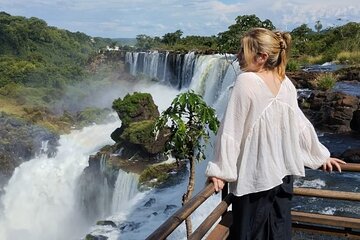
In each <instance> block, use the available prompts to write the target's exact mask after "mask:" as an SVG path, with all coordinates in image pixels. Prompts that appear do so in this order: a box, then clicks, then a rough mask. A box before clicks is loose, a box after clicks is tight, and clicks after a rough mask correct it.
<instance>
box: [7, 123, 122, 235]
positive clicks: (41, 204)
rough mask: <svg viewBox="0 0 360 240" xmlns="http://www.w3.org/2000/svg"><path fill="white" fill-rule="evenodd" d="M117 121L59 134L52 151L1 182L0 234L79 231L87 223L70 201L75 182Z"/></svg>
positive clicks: (40, 233)
mask: <svg viewBox="0 0 360 240" xmlns="http://www.w3.org/2000/svg"><path fill="white" fill-rule="evenodd" d="M118 124H119V123H112V124H107V125H97V126H92V127H87V128H84V129H83V130H81V131H73V132H72V133H70V134H69V135H63V136H61V138H60V141H59V143H60V146H59V147H58V152H57V154H56V156H54V157H52V158H48V157H47V156H45V155H42V156H38V157H36V158H35V159H32V160H30V161H28V162H25V163H23V164H21V165H20V166H19V167H18V168H17V169H16V170H15V172H14V174H13V176H12V177H11V179H10V181H9V183H8V185H7V186H6V188H5V195H4V196H3V199H2V203H3V207H4V209H3V211H2V213H1V216H0V239H4V240H12V239H15V240H17V239H19V240H20V239H28V240H48V239H59V240H63V239H70V238H73V237H75V238H76V237H77V238H79V237H81V236H82V234H84V231H86V227H87V226H85V225H83V223H84V222H83V220H82V219H81V218H80V217H79V216H80V214H79V211H78V209H77V208H76V207H75V206H76V204H75V202H76V201H75V200H76V193H75V189H76V182H77V179H78V177H79V176H80V174H81V173H82V171H83V169H84V168H85V167H86V166H87V164H88V158H89V154H91V153H93V152H94V151H97V150H98V149H99V148H100V147H102V146H103V145H105V144H109V143H111V142H112V140H111V139H110V138H109V134H111V132H112V131H113V130H114V128H115V127H116V126H117V125H118ZM94 139H96V141H94Z"/></svg>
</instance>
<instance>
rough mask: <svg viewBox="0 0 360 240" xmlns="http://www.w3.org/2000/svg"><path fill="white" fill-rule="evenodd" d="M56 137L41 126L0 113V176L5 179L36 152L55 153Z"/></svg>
mask: <svg viewBox="0 0 360 240" xmlns="http://www.w3.org/2000/svg"><path fill="white" fill-rule="evenodd" d="M58 139H59V136H58V135H57V134H55V133H52V132H50V131H49V130H47V129H45V128H43V127H41V126H37V125H34V124H33V123H31V122H27V121H25V120H22V119H19V118H15V117H12V116H10V115H7V114H4V113H0V178H2V179H3V180H5V181H6V180H7V179H8V178H9V177H10V176H11V175H12V173H13V171H14V169H15V168H16V167H17V166H19V165H20V164H21V163H22V162H24V161H27V160H30V159H32V158H34V157H35V156H36V155H38V154H45V155H47V156H48V157H51V156H53V155H55V153H56V147H57V146H58ZM2 182H3V181H2Z"/></svg>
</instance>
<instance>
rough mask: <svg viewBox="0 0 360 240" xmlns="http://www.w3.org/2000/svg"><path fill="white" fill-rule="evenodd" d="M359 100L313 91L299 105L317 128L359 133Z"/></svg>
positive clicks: (347, 96) (337, 94) (353, 97)
mask: <svg viewBox="0 0 360 240" xmlns="http://www.w3.org/2000/svg"><path fill="white" fill-rule="evenodd" d="M359 103H360V101H359V98H357V97H355V96H350V95H346V94H343V93H334V92H324V91H313V92H312V93H311V95H310V97H309V98H307V99H305V98H299V105H300V107H301V108H302V109H303V111H304V113H305V114H306V115H307V117H308V118H309V119H310V121H311V122H312V123H313V124H314V125H315V127H316V128H318V129H321V130H324V131H328V132H334V133H340V132H349V131H351V130H355V131H359V130H358V128H359V122H358V121H359V116H358V115H359V114H358V111H359V107H360V106H359Z"/></svg>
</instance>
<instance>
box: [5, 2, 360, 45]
mask: <svg viewBox="0 0 360 240" xmlns="http://www.w3.org/2000/svg"><path fill="white" fill-rule="evenodd" d="M0 11H5V12H7V13H9V14H11V15H20V16H25V17H37V18H41V19H44V20H45V21H46V22H47V23H48V25H50V26H55V27H58V28H63V29H67V30H70V31H80V32H84V33H86V34H88V35H90V36H100V37H111V38H116V37H135V36H136V35H138V34H147V35H150V36H163V35H164V34H165V33H168V32H174V31H176V30H177V29H181V30H182V31H183V32H184V35H204V36H209V35H216V34H217V33H219V32H222V31H225V30H226V29H227V27H228V26H229V25H231V24H233V23H234V22H235V18H236V16H238V15H245V14H256V15H257V16H258V17H259V18H260V19H261V20H265V19H270V20H271V21H272V22H273V24H274V25H275V26H276V27H277V28H278V29H280V30H288V31H290V30H292V29H293V28H294V27H297V26H300V25H301V24H303V23H306V24H308V26H310V27H313V26H314V25H315V21H317V20H320V21H321V23H322V24H323V27H324V28H326V27H329V26H335V25H342V24H345V23H347V22H349V21H353V22H360V1H359V0H341V1H340V0H272V1H270V0H268V1H266V0H238V1H235V0H182V1H181V0H180V1H179V0H177V1H176V0H155V1H150V0H0Z"/></svg>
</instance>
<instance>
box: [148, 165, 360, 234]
mask: <svg viewBox="0 0 360 240" xmlns="http://www.w3.org/2000/svg"><path fill="white" fill-rule="evenodd" d="M342 170H343V171H349V172H360V164H346V165H342ZM214 192H215V191H214V185H213V184H212V183H209V184H208V185H207V186H206V187H205V188H204V189H203V190H201V191H200V192H199V193H198V194H197V195H196V196H195V197H193V198H192V199H191V200H190V201H189V202H188V203H186V204H185V205H184V206H183V207H182V208H180V209H179V210H178V211H177V212H175V213H174V214H173V215H172V216H171V217H169V218H168V219H167V220H166V221H165V222H164V223H163V224H162V225H161V226H160V227H159V228H158V229H156V230H155V231H154V232H153V233H152V234H151V235H149V236H148V237H147V238H146V240H163V239H166V238H167V237H168V236H169V235H170V234H171V233H172V232H173V231H174V230H175V229H176V228H177V227H178V226H179V225H180V224H181V223H182V222H183V221H184V220H185V219H186V218H187V217H188V216H190V215H191V214H192V213H193V212H194V211H195V210H196V209H197V208H198V207H199V206H200V205H201V204H202V203H203V202H204V201H205V200H206V199H208V198H209V197H210V196H211V195H212V194H214ZM294 194H295V195H299V196H309V197H321V198H331V199H336V200H350V201H358V202H360V193H353V192H341V191H329V190H320V189H310V188H294ZM232 197H233V195H232V194H228V190H227V186H226V187H225V188H224V189H223V191H222V201H221V202H220V203H219V205H217V206H216V207H215V209H214V210H213V211H212V212H211V213H210V214H209V216H207V218H206V219H205V220H204V221H203V222H202V223H201V224H200V225H199V226H198V228H197V229H196V230H195V231H194V232H193V234H192V235H191V236H190V237H189V238H188V239H190V240H199V239H202V238H203V237H204V236H205V235H206V234H207V233H208V232H209V230H210V229H211V228H212V227H213V226H214V224H215V223H216V222H217V221H218V220H219V219H220V218H221V221H220V222H219V223H218V224H217V225H216V226H215V227H214V228H213V229H212V231H211V232H210V233H209V234H208V236H207V238H206V239H207V240H221V239H226V238H227V236H228V234H229V227H230V226H231V224H232V216H231V211H228V207H229V206H230V205H231V200H232ZM291 214H292V222H293V223H292V224H293V229H294V231H304V232H315V233H321V234H330V235H337V236H342V237H346V238H348V239H360V218H351V217H341V216H332V215H325V214H317V213H306V212H299V211H292V212H291Z"/></svg>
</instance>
